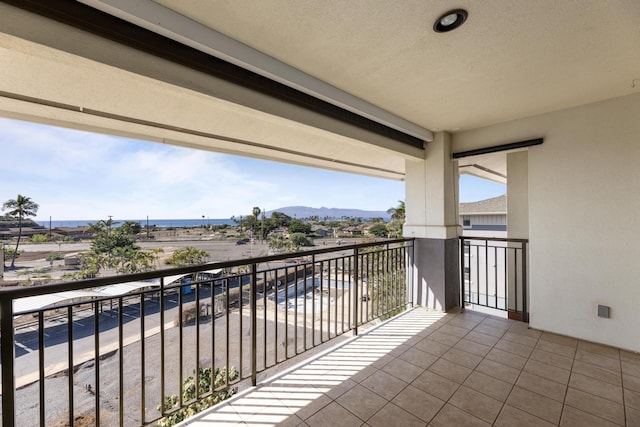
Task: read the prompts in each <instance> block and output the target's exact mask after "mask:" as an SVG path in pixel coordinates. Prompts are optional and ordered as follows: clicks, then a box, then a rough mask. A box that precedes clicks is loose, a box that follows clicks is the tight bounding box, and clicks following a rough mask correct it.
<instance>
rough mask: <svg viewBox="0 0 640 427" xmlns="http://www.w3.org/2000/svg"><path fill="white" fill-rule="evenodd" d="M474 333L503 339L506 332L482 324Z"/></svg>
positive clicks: (474, 329)
mask: <svg viewBox="0 0 640 427" xmlns="http://www.w3.org/2000/svg"><path fill="white" fill-rule="evenodd" d="M473 332H479V333H481V334H485V335H490V336H492V337H496V338H502V336H503V335H504V334H505V332H506V330H505V329H502V328H494V327H492V326H487V325H484V324H482V323H481V324H479V325H478V326H476V327H475V328H473Z"/></svg>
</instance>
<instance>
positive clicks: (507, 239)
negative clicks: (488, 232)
mask: <svg viewBox="0 0 640 427" xmlns="http://www.w3.org/2000/svg"><path fill="white" fill-rule="evenodd" d="M459 239H460V240H481V241H492V242H516V243H529V239H512V238H506V237H473V236H460V237H459Z"/></svg>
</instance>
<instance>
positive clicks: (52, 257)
mask: <svg viewBox="0 0 640 427" xmlns="http://www.w3.org/2000/svg"><path fill="white" fill-rule="evenodd" d="M61 259H64V255H63V254H61V253H60V252H53V253H50V254H49V255H47V261H58V260H61Z"/></svg>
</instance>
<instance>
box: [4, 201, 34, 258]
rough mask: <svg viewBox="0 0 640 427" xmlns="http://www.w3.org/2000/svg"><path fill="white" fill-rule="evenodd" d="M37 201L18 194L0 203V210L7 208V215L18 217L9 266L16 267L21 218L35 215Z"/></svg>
mask: <svg viewBox="0 0 640 427" xmlns="http://www.w3.org/2000/svg"><path fill="white" fill-rule="evenodd" d="M39 207H40V206H38V204H37V203H35V202H34V201H33V200H31V198H30V197H26V196H22V195H20V194H18V197H17V198H16V199H9V200H7V201H6V202H4V204H3V205H2V210H3V211H5V210H8V212H7V215H8V216H9V217H12V218H18V241H17V242H16V248H15V251H14V252H13V256H12V257H11V268H15V267H16V256H17V254H18V247H19V246H20V238H21V237H22V220H23V219H25V218H27V217H30V216H35V215H36V213H37V212H38V208H39Z"/></svg>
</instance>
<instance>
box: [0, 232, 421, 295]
mask: <svg viewBox="0 0 640 427" xmlns="http://www.w3.org/2000/svg"><path fill="white" fill-rule="evenodd" d="M414 240H415V239H413V238H402V239H388V240H380V241H377V242H373V243H359V244H355V245H342V246H337V247H336V246H332V247H329V248H323V249H313V250H308V251H303V252H290V253H286V254H278V255H269V256H262V257H255V258H243V259H236V260H230V261H219V262H212V263H207V264H199V265H192V266H188V267H179V268H167V269H162V270H154V271H148V272H144V273H133V274H125V275H119V276H107V277H100V278H96V279H85V280H77V281H73V282H63V283H54V284H48V285H39V286H30V287H24V288H23V287H20V288H9V289H0V298H2V299H5V298H9V299H16V298H24V297H30V296H35V295H47V294H53V293H57V292H64V291H75V290H80V289H87V288H99V287H103V286H107V285H116V284H119V283H126V282H136V281H147V280H151V279H157V278H160V277H168V276H176V275H180V274H185V275H186V274H189V273H198V272H202V271H206V270H215V269H221V268H222V269H224V268H231V267H238V266H242V265H247V264H261V263H266V262H272V261H281V260H287V259H291V258H299V257H303V256H311V255H318V254H326V253H331V252H342V251H348V250H354V249H356V248H358V249H359V248H366V247H374V246H379V245H387V244H394V243H403V242H409V241H414ZM149 286H152V284H151V283H150V284H149Z"/></svg>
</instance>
